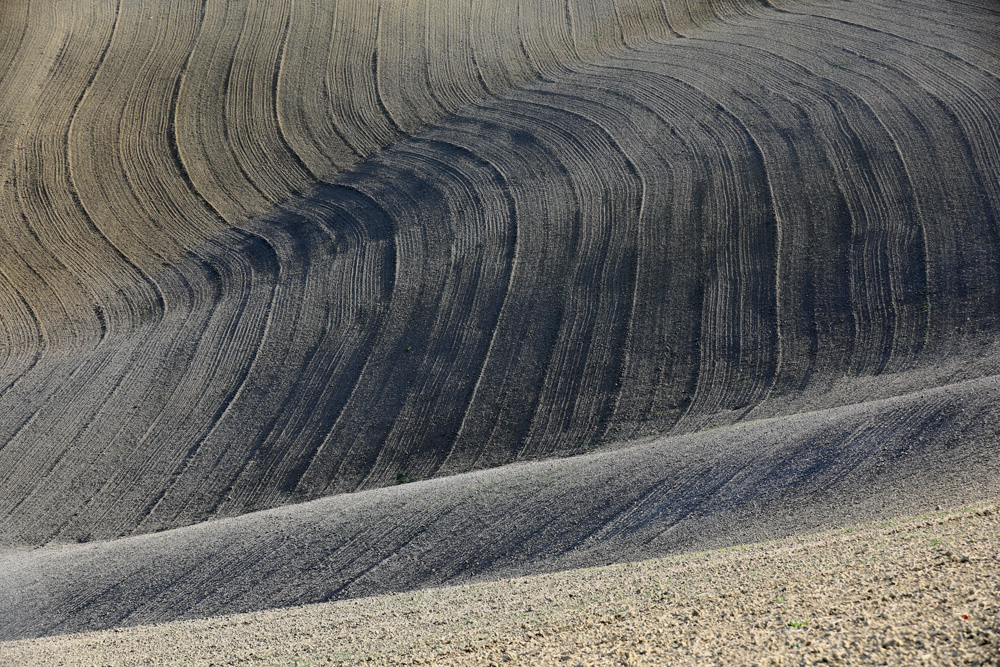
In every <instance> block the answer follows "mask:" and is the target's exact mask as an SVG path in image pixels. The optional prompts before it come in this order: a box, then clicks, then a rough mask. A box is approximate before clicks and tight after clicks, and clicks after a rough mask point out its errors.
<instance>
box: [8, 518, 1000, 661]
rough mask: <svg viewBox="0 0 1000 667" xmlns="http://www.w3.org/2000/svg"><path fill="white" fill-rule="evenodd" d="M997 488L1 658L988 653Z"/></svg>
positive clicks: (48, 645) (65, 642) (17, 646)
mask: <svg viewBox="0 0 1000 667" xmlns="http://www.w3.org/2000/svg"><path fill="white" fill-rule="evenodd" d="M998 544H1000V501H998V500H996V499H994V500H992V501H989V502H986V503H979V504H976V505H973V506H969V507H964V508H958V509H950V510H946V511H938V512H932V513H928V514H923V515H918V516H913V517H907V518H905V519H901V520H894V521H883V522H880V523H877V524H868V525H865V526H861V527H856V528H845V529H840V530H836V531H831V532H825V533H819V534H815V535H806V536H800V537H795V538H789V539H785V540H779V541H774V542H765V543H759V544H752V545H746V546H739V547H733V548H729V549H721V550H717V551H708V552H698V553H690V554H684V555H681V556H676V557H672V558H664V559H658V560H650V561H645V562H641V563H630V564H621V565H613V566H608V567H600V568H589V569H581V570H572V571H567V572H561V573H557V574H549V575H540V576H534V577H525V578H518V579H508V580H503V581H496V582H489V583H482V584H473V585H465V586H456V587H448V588H440V589H429V590H424V591H419V592H414V593H403V594H395V595H387V596H378V597H371V598H362V599H356V600H348V601H341V602H334V603H327V604H317V605H307V606H303V607H297V608H291V609H283V610H276V611H270V612H255V613H250V614H239V615H234V616H227V617H219V618H214V619H208V620H195V621H184V622H177V623H166V624H161V625H150V626H139V627H134V628H127V629H115V630H109V631H104V632H96V633H84V634H76V635H64V636H55V637H47V638H43V639H34V640H24V641H16V642H7V643H0V656H2V661H3V662H4V663H5V664H20V665H31V664H35V665H92V664H94V665H96V664H115V665H160V664H199V665H200V664H204V665H207V664H215V665H233V664H295V665H312V664H326V663H330V662H333V663H346V664H357V663H369V664H378V665H396V664H436V665H478V664H491V665H500V664H514V665H517V664H522V665H548V664H552V665H618V664H621V665H663V664H668V663H669V664H697V665H708V664H713V665H731V664H747V665H750V664H758V665H774V664H785V665H807V664H808V665H812V664H825V663H832V664H838V663H843V664H874V665H917V664H925V665H952V664H954V665H997V664H1000V580H998V579H997V577H996V573H997V571H1000V556H998V549H997V546H998Z"/></svg>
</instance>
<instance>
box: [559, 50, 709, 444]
mask: <svg viewBox="0 0 1000 667" xmlns="http://www.w3.org/2000/svg"><path fill="white" fill-rule="evenodd" d="M585 71H586V74H587V79H584V80H581V81H579V82H577V84H576V85H577V86H579V87H580V88H582V89H586V90H589V91H592V92H591V95H593V96H595V97H598V99H599V97H600V96H612V99H610V100H608V101H607V102H606V104H607V106H608V107H609V108H612V109H613V108H617V107H622V108H625V109H628V111H627V113H624V114H623V122H622V123H621V124H624V125H625V127H627V128H628V131H627V132H618V136H619V139H618V140H619V141H621V142H624V143H625V144H626V145H632V146H633V149H632V151H631V152H630V159H632V160H633V161H634V162H635V163H636V164H638V165H641V166H640V168H639V169H638V172H639V174H640V176H641V177H642V178H643V180H644V181H646V182H647V184H646V185H644V189H643V190H644V199H643V205H642V209H643V210H642V211H641V212H640V215H639V217H640V220H639V223H640V225H641V226H642V229H643V232H642V234H641V235H640V237H639V238H638V239H637V263H636V272H635V285H634V287H633V291H632V301H633V302H634V303H635V306H634V310H633V315H632V321H631V322H630V326H629V334H627V335H628V336H629V337H631V341H630V342H629V343H628V344H627V345H628V347H627V348H626V349H625V350H624V352H623V355H624V362H623V363H624V370H623V371H622V373H621V377H620V380H619V381H620V385H621V386H620V387H619V389H618V392H617V397H616V399H615V401H616V407H615V412H616V419H615V421H616V422H617V421H621V422H623V423H622V424H620V425H621V426H624V425H625V424H629V423H641V422H642V421H650V422H653V423H656V424H658V425H669V424H673V423H674V422H676V421H677V420H678V419H679V418H680V415H681V413H682V412H683V411H684V409H685V408H686V406H687V403H688V398H687V397H688V396H690V394H691V392H692V391H693V389H694V380H695V378H696V376H697V369H698V366H699V363H698V357H699V354H698V343H697V341H698V339H699V338H700V336H699V335H698V334H699V330H700V323H699V322H698V321H697V320H695V319H694V318H690V317H687V315H686V314H687V313H689V312H692V311H694V312H697V311H700V309H701V298H702V297H701V295H702V291H703V289H704V283H703V279H702V275H703V273H704V272H703V270H702V268H700V267H701V266H702V261H703V259H702V257H701V248H700V245H699V246H697V247H695V248H691V247H690V246H691V244H690V239H691V238H692V237H694V238H697V237H700V236H701V235H702V224H703V217H704V216H703V215H702V213H703V211H702V209H703V206H704V204H705V193H706V187H705V178H706V174H707V173H708V171H709V168H708V166H707V165H706V164H705V163H704V157H703V156H702V155H701V151H700V150H698V146H699V140H700V139H701V134H702V133H701V132H700V127H698V126H697V124H696V121H695V114H692V113H691V112H692V110H693V107H696V106H697V105H696V104H694V103H693V102H692V103H691V104H688V103H687V101H686V100H685V97H684V96H683V95H678V94H676V92H677V91H669V88H666V89H665V88H664V87H662V86H661V85H658V84H659V83H662V82H661V81H658V78H659V76H660V75H659V74H658V73H656V72H653V71H648V72H644V73H643V76H641V77H635V76H632V74H631V73H632V71H633V70H632V69H631V67H628V68H626V67H623V66H621V65H620V64H618V63H603V64H601V65H597V66H593V67H589V68H587V69H586V70H585ZM665 93H666V94H665ZM630 119H634V120H630ZM663 174H669V179H668V178H663V176H662V175H663ZM642 218H645V220H643V219H642ZM680 248H685V252H676V251H677V250H678V249H680ZM667 258H669V261H667ZM639 332H641V335H639ZM634 402H639V403H640V404H642V405H647V406H648V407H645V408H642V409H639V410H637V411H636V410H635V408H633V409H632V410H628V409H625V414H622V410H623V409H624V408H623V406H625V405H627V404H629V403H634ZM661 428H662V426H661Z"/></svg>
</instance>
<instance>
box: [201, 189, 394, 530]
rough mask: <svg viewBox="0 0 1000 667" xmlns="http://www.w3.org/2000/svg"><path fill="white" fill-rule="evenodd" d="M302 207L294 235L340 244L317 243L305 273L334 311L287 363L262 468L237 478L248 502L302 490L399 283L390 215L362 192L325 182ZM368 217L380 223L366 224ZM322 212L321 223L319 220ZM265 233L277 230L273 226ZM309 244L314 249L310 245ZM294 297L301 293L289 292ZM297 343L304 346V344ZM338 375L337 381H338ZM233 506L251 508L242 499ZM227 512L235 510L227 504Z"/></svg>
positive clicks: (316, 295)
mask: <svg viewBox="0 0 1000 667" xmlns="http://www.w3.org/2000/svg"><path fill="white" fill-rule="evenodd" d="M334 194H336V195H337V196H336V198H334V197H333V195H334ZM373 214H374V215H373ZM294 215H295V216H296V217H298V216H299V215H301V216H302V218H301V219H302V223H303V226H306V227H307V228H306V229H302V228H301V227H299V226H298V225H296V226H295V227H292V228H291V229H289V230H288V232H285V233H286V234H287V233H292V234H294V236H291V237H290V240H291V241H292V242H295V243H299V244H302V246H305V245H306V244H305V243H302V242H303V240H304V239H303V237H305V239H311V238H314V236H315V235H316V234H317V233H319V234H323V235H325V236H327V237H328V238H329V239H330V241H329V242H330V243H331V244H332V245H334V246H335V247H336V251H335V252H334V254H333V257H332V261H330V260H328V259H326V257H325V256H324V255H323V254H321V253H316V252H315V249H316V247H319V248H322V247H323V245H322V243H318V244H315V245H313V243H315V242H313V243H310V244H309V248H308V251H309V253H311V254H312V255H314V258H313V259H312V261H310V262H309V267H310V271H309V274H308V275H307V276H305V277H304V283H305V285H304V293H305V294H309V295H312V298H310V299H309V300H308V301H309V303H310V304H311V307H312V308H313V309H317V308H323V309H325V313H326V317H325V321H322V322H321V323H320V331H319V332H318V337H317V338H316V339H315V344H314V346H313V347H312V348H311V349H310V350H309V352H308V355H307V357H306V358H305V359H303V361H302V367H301V372H299V373H298V374H295V373H292V374H289V373H288V372H287V367H286V368H284V369H283V373H282V374H283V375H288V379H286V380H282V382H284V383H287V382H288V381H289V380H291V381H292V382H293V383H294V386H293V387H291V388H290V390H289V391H288V393H287V394H286V397H285V398H284V399H283V400H284V401H285V403H284V404H283V405H281V406H280V408H279V409H277V410H275V415H276V417H275V418H274V419H273V421H272V423H271V424H269V425H268V427H267V429H269V430H265V431H262V433H263V437H262V438H261V440H260V442H261V445H260V447H259V450H258V451H259V452H260V455H259V456H258V457H256V459H255V460H256V465H255V467H254V469H251V470H249V471H247V472H245V473H243V474H242V477H241V478H239V479H237V480H236V481H234V482H233V483H232V485H233V488H234V489H236V490H237V493H239V494H240V495H242V496H244V498H243V502H244V504H246V503H248V502H251V501H253V499H257V498H265V499H266V498H268V496H269V494H274V493H278V494H280V495H282V496H283V497H294V496H295V489H296V486H297V484H298V482H299V480H300V478H301V477H302V475H303V473H304V471H305V470H307V469H308V465H309V462H310V460H311V458H312V457H311V453H312V451H313V450H314V449H315V443H316V441H317V440H318V439H321V438H322V437H324V436H325V435H326V434H327V433H329V431H330V430H331V429H332V428H333V426H334V424H335V422H336V419H337V418H338V417H339V415H340V414H341V411H342V409H343V407H344V404H345V403H346V402H347V400H348V397H349V396H350V394H351V392H352V389H353V387H354V385H355V384H356V382H357V379H358V377H359V376H360V371H361V366H362V364H363V363H364V361H365V359H366V358H368V356H369V355H370V353H371V349H372V346H373V345H374V342H375V340H376V337H377V333H378V331H379V330H380V329H381V324H382V322H383V320H384V315H385V312H384V311H385V309H384V306H383V304H385V303H387V302H388V299H389V296H390V295H391V291H392V282H393V260H392V259H391V257H390V254H389V251H388V250H389V249H391V244H389V243H388V229H387V226H386V222H385V220H384V219H382V218H380V217H378V216H381V213H379V212H375V211H373V210H372V208H371V207H370V205H369V204H367V203H366V202H364V201H363V200H361V199H360V198H359V197H358V196H357V195H356V193H353V192H350V191H348V190H345V189H342V188H337V189H327V188H324V189H322V190H321V191H320V192H318V193H317V194H316V195H315V198H314V199H313V200H312V201H307V202H304V203H303V204H300V205H299V206H298V207H297V208H296V209H295V213H294ZM366 217H367V218H371V221H372V222H375V223H376V224H374V225H372V224H365V218H366ZM317 220H318V221H319V223H320V224H319V225H318V226H317V225H316V223H315V222H313V221H317ZM312 227H318V229H317V231H311V228H312ZM259 233H262V234H275V233H276V232H275V230H273V229H269V230H261V231H260V232H259ZM301 250H302V252H303V254H304V255H306V256H308V254H307V253H306V250H307V249H306V248H305V247H303V248H302V249H301ZM369 267H371V268H369ZM373 278H374V279H373ZM330 285H336V286H338V287H339V290H338V291H339V292H341V293H342V294H343V298H341V299H339V300H337V301H324V299H323V296H324V295H326V294H328V289H329V286H330ZM292 297H294V294H293V293H292V292H289V298H292ZM298 329H299V327H295V330H296V331H295V334H294V335H295V336H296V337H302V336H305V335H316V334H309V333H306V332H300V331H298ZM289 347H290V349H296V348H297V347H299V345H291V346H289ZM331 378H336V381H335V382H331V381H330V380H331ZM279 386H280V385H279ZM269 393H272V392H271V391H270V390H269ZM267 504H276V503H267ZM232 506H233V507H234V508H239V509H241V510H242V509H243V508H242V507H240V504H239V501H238V500H237V499H234V501H233V503H232ZM220 512H221V513H223V514H225V513H234V511H233V510H230V509H227V508H222V509H220Z"/></svg>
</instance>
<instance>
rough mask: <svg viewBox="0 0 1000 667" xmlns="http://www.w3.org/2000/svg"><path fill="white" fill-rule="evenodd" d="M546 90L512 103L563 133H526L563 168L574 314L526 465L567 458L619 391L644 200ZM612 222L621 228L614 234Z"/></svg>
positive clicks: (624, 162)
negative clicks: (626, 299) (548, 456)
mask: <svg viewBox="0 0 1000 667" xmlns="http://www.w3.org/2000/svg"><path fill="white" fill-rule="evenodd" d="M539 88H541V89H539ZM546 88H548V87H547V86H545V85H544V82H542V83H541V85H540V86H538V87H536V86H532V87H530V88H525V89H522V90H520V91H518V93H517V94H515V95H513V96H512V97H511V102H512V103H515V104H519V105H520V106H522V107H523V108H524V112H523V113H526V114H528V113H530V115H531V116H533V117H535V118H538V119H539V120H540V121H542V123H544V125H543V127H545V128H546V129H548V128H553V129H555V128H558V130H557V131H556V132H552V133H550V134H542V133H540V132H537V131H534V126H535V123H531V124H528V125H526V129H528V130H529V131H531V132H532V133H533V134H535V135H536V136H537V137H538V139H540V140H541V141H543V142H545V143H546V144H547V145H548V146H549V147H550V148H549V150H553V151H554V152H555V153H557V154H558V155H560V156H561V159H562V160H563V161H564V162H565V163H566V165H567V169H568V173H569V174H570V177H571V186H572V188H573V190H574V192H575V195H574V199H575V200H576V201H577V202H578V206H579V211H580V213H579V221H578V224H579V225H580V229H581V231H580V233H579V236H578V240H577V241H576V244H575V245H576V247H575V252H574V253H573V256H572V260H571V263H570V264H568V265H567V266H566V267H565V269H564V280H565V281H566V287H565V289H566V296H565V297H564V308H565V309H566V310H567V315H566V316H564V317H563V318H562V321H561V322H560V330H559V333H558V334H557V337H556V341H555V346H554V347H553V349H552V352H551V355H550V357H549V362H548V365H547V368H546V378H545V381H544V383H543V385H542V388H541V393H540V395H539V398H538V404H539V406H540V407H542V408H543V409H544V411H542V412H536V414H535V416H534V418H533V422H532V425H531V428H530V430H529V432H528V435H527V438H526V441H525V443H524V444H523V445H522V448H521V452H520V455H522V456H523V455H536V454H538V453H541V452H544V451H545V450H546V449H564V448H566V447H567V446H571V445H570V444H569V443H570V441H574V440H576V441H578V440H579V439H580V438H581V437H582V436H583V434H585V433H593V432H594V431H595V429H597V430H600V426H599V424H598V423H596V421H595V419H596V418H597V417H598V416H599V415H602V414H604V413H606V407H607V406H606V405H605V404H606V403H607V402H608V401H609V400H610V395H611V394H612V393H613V392H614V386H613V385H614V383H615V380H616V378H617V374H618V369H617V363H618V361H619V360H618V357H617V355H616V354H614V352H617V351H618V349H620V345H621V343H622V341H623V339H624V336H625V330H624V326H625V320H624V319H623V318H622V317H621V315H620V313H619V312H618V307H619V298H620V295H621V294H623V293H627V292H628V290H629V289H630V287H631V286H630V285H629V284H628V281H629V276H630V275H632V274H633V273H634V268H633V267H634V262H635V258H634V249H633V248H632V247H631V246H632V245H633V244H634V237H635V235H636V234H635V230H634V227H635V224H636V216H635V212H636V211H637V210H638V209H639V207H640V206H641V201H642V196H643V195H642V187H641V180H640V179H639V177H638V174H637V173H636V170H635V166H634V165H633V164H631V162H630V161H629V160H628V157H627V156H626V155H624V154H623V152H622V150H621V149H620V147H619V146H618V145H617V143H616V141H615V139H614V137H613V136H611V135H609V133H608V131H607V130H606V129H605V128H604V127H602V126H601V124H600V122H598V121H596V120H595V119H594V118H593V117H592V116H588V115H587V114H585V113H583V112H582V110H581V108H576V107H575V108H574V110H573V111H568V110H567V109H566V108H565V107H562V106H558V105H556V104H554V103H553V102H554V101H555V100H558V99H559V98H558V94H557V93H556V92H555V91H553V90H546ZM536 122H537V121H536ZM566 128H573V129H572V130H567V129H566ZM596 156H600V157H599V158H597V159H595V157H596ZM612 221H615V222H617V223H618V225H617V226H616V227H615V230H614V233H613V232H612V224H613V223H612ZM626 319H627V318H626Z"/></svg>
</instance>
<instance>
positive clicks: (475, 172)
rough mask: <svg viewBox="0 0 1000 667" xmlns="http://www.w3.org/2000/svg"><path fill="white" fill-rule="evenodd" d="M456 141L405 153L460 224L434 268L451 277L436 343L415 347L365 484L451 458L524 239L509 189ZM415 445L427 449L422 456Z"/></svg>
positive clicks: (417, 145) (428, 138)
mask: <svg viewBox="0 0 1000 667" xmlns="http://www.w3.org/2000/svg"><path fill="white" fill-rule="evenodd" d="M449 139H450V137H449V136H448V135H447V134H445V136H444V137H441V136H440V135H439V134H438V133H436V132H431V133H428V134H427V135H424V137H421V140H420V141H419V142H407V146H406V149H405V150H400V151H399V153H398V159H399V160H400V161H401V162H402V163H405V164H407V165H410V166H417V167H423V168H424V170H425V171H427V172H430V173H434V174H435V175H436V176H438V178H440V177H441V176H444V179H441V180H444V181H445V182H444V183H442V184H441V185H440V186H438V190H439V192H436V193H435V195H434V196H435V197H437V196H440V198H441V202H442V203H443V204H446V205H447V207H448V208H447V213H449V214H450V215H449V216H448V217H449V218H451V219H453V220H454V226H453V227H452V234H453V239H452V242H451V247H450V248H448V250H447V254H448V256H447V258H443V261H439V262H438V263H437V267H438V268H437V269H433V270H432V271H434V272H435V273H436V272H437V271H440V270H442V269H443V270H444V271H445V272H446V277H445V279H444V282H443V284H442V286H441V297H440V302H441V304H442V305H441V306H440V307H438V310H437V312H436V313H435V314H434V316H433V322H431V323H429V336H428V338H427V340H428V346H427V348H426V349H425V350H421V349H419V348H416V347H413V349H412V353H413V354H414V355H415V356H416V357H417V359H419V363H418V364H416V365H415V368H414V371H415V373H414V380H415V381H414V382H412V384H409V385H408V386H407V387H406V389H405V393H406V394H408V396H407V398H406V401H405V403H404V404H403V405H402V407H401V408H400V410H399V412H398V413H397V416H396V419H395V424H394V426H393V429H392V430H391V431H390V433H389V434H388V436H387V437H386V439H385V441H384V442H383V444H382V446H381V448H380V451H379V455H378V459H377V460H376V462H375V463H374V464H373V465H372V466H371V468H370V470H371V472H370V473H369V475H368V477H367V478H366V480H365V481H363V482H362V483H361V486H362V487H366V486H373V485H384V484H386V483H388V482H389V481H391V480H392V478H393V475H394V474H395V473H396V472H398V471H400V470H402V471H404V474H407V475H409V476H411V477H415V476H420V477H423V476H429V475H430V474H432V473H433V472H434V471H435V470H436V469H438V468H439V467H440V465H441V463H442V462H443V461H444V460H445V459H446V458H447V457H448V454H449V452H450V450H451V447H452V443H453V442H454V440H455V438H456V437H457V436H458V433H459V432H460V430H461V427H462V424H463V422H464V417H465V414H466V410H467V407H468V405H469V404H470V402H471V400H472V396H473V395H474V393H475V387H476V380H477V378H478V375H479V374H480V373H481V369H482V367H483V366H484V364H485V359H486V358H487V357H488V355H489V350H490V342H491V340H492V338H493V332H494V331H495V330H496V327H497V322H498V318H499V317H500V313H501V311H502V307H503V303H504V301H505V300H506V295H507V289H508V287H509V284H510V276H511V273H512V271H513V265H514V252H515V251H514V247H515V244H516V239H517V221H516V218H514V219H512V218H510V217H509V213H510V210H511V209H510V199H509V195H508V194H507V193H506V192H505V189H504V186H505V185H506V183H505V181H504V179H503V176H502V174H498V172H497V171H496V170H495V168H494V167H493V166H492V165H491V164H489V162H487V161H484V160H482V159H480V158H479V156H477V155H476V154H474V153H471V152H470V151H468V150H466V149H464V148H462V147H460V146H458V145H457V144H455V143H453V142H451V141H449ZM401 148H402V147H401ZM393 157H394V158H396V157H397V154H396V153H395V152H394V156H393ZM408 347H410V346H408ZM398 370H399V369H398V367H397V372H398ZM414 441H416V442H421V443H423V445H422V447H421V448H420V451H419V455H418V456H414V452H413V451H412V443H413V442H414Z"/></svg>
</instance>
